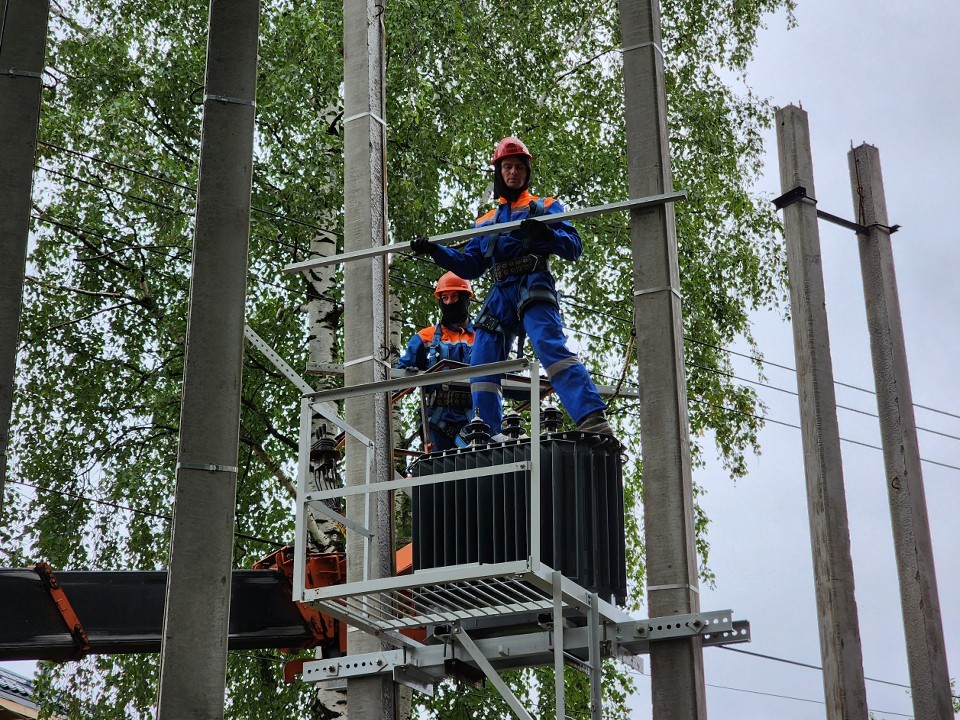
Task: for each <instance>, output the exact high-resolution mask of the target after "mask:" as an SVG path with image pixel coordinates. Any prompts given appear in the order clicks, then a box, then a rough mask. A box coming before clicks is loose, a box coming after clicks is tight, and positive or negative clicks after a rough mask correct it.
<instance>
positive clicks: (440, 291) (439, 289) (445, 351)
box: [397, 272, 475, 451]
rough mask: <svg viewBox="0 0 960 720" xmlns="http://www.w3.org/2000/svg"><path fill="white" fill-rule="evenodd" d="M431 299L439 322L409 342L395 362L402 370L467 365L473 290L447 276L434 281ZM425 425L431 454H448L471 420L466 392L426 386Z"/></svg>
mask: <svg viewBox="0 0 960 720" xmlns="http://www.w3.org/2000/svg"><path fill="white" fill-rule="evenodd" d="M433 294H434V296H436V298H437V302H438V304H439V305H440V322H438V323H437V324H436V326H433V325H431V326H430V327H425V328H423V329H422V330H421V331H420V332H418V333H417V334H416V335H414V336H413V337H412V338H410V342H408V343H407V349H406V351H405V352H404V354H403V356H402V357H401V358H400V360H399V361H397V367H398V368H402V369H408V370H409V369H416V370H429V369H430V368H432V367H433V366H434V365H436V364H437V363H439V362H440V361H441V360H454V361H456V362H460V363H465V364H466V363H469V362H470V352H471V350H472V349H473V342H474V337H475V334H474V329H473V323H472V322H470V301H471V300H472V299H473V288H472V287H471V286H470V283H469V282H468V281H467V280H464V279H463V278H460V277H457V276H456V275H455V274H454V273H452V272H448V273H446V274H444V275H443V277H441V278H440V280H438V281H437V286H436V289H435V290H434V293H433ZM424 404H425V411H424V415H425V421H426V424H427V425H428V428H429V433H430V445H429V447H428V448H427V449H428V450H431V451H439V450H449V449H450V448H453V447H456V446H457V445H461V446H462V445H465V443H464V441H463V440H460V441H459V442H458V438H459V437H460V430H462V429H463V426H464V425H466V424H467V423H468V422H470V419H471V418H472V417H473V416H472V414H471V412H470V408H471V407H472V406H473V400H472V398H471V396H470V393H469V392H468V391H466V390H455V389H444V388H443V387H442V386H440V385H436V386H430V387H428V388H426V390H425V391H424Z"/></svg>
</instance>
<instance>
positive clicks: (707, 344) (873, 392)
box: [560, 295, 960, 437]
mask: <svg viewBox="0 0 960 720" xmlns="http://www.w3.org/2000/svg"><path fill="white" fill-rule="evenodd" d="M560 302H562V303H565V304H567V305H571V306H573V307H579V308H581V309H583V310H586V311H589V312H591V313H592V314H594V315H602V316H604V317H608V318H611V319H612V320H616V321H617V322H620V323H623V324H625V325H629V324H632V321H631V320H630V319H629V318H625V317H623V316H620V315H614V314H612V313H608V312H604V311H602V310H595V309H592V308H588V307H586V306H585V305H583V304H581V303H578V302H576V301H575V300H573V299H571V298H570V297H569V296H565V295H561V296H560ZM581 334H583V335H586V336H587V337H593V338H596V339H598V340H608V341H609V338H604V337H601V336H599V335H591V334H589V333H586V332H581ZM683 339H684V340H686V341H688V342H691V343H694V344H695V345H702V346H704V347H709V348H713V349H714V350H717V351H719V352H723V353H727V354H729V355H734V356H736V357H741V358H744V359H746V360H750V361H751V362H754V363H760V364H761V365H769V366H770V367H775V368H779V369H781V370H786V371H788V372H791V373H794V374H796V372H797V369H796V368H794V367H790V366H789V365H782V364H780V363H777V362H774V361H773V360H767V359H766V358H762V357H758V356H756V355H750V354H748V353H743V352H739V351H737V350H732V349H731V348H725V347H722V346H720V345H717V344H715V343H710V342H706V341H704V340H698V339H697V338H694V337H691V336H689V335H684V336H683ZM613 342H614V343H615V344H617V345H620V346H623V347H626V343H620V342H617V341H613ZM747 382H753V381H749V380H748V381H747ZM757 384H762V383H757ZM833 384H834V385H839V386H840V387H845V388H848V389H850V390H856V391H858V392H862V393H866V394H867V395H876V394H877V392H876V390H870V389H869V388H864V387H860V386H859V385H853V384H851V383H847V382H843V381H841V380H834V381H833ZM770 387H773V386H770ZM774 389H780V388H774ZM785 392H789V391H785ZM794 394H796V393H794ZM913 406H914V407H915V408H920V409H921V410H927V411H929V412H933V413H938V414H940V415H946V416H947V417H952V418H956V419H957V420H960V414H957V413H953V412H949V411H947V410H941V409H939V408H935V407H931V406H930V405H923V404H921V403H918V402H915V403H913ZM838 407H841V406H838ZM845 409H850V408H845ZM854 412H863V411H861V410H854ZM874 417H876V416H874ZM918 429H920V428H918ZM927 432H932V433H934V434H939V433H938V432H937V431H934V430H927ZM949 437H952V436H949Z"/></svg>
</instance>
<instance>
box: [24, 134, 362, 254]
mask: <svg viewBox="0 0 960 720" xmlns="http://www.w3.org/2000/svg"><path fill="white" fill-rule="evenodd" d="M37 143H38V144H40V145H44V146H46V147H50V148H54V149H56V150H61V151H63V152H66V153H70V154H72V155H77V156H79V157H82V158H86V159H87V160H90V161H92V162H97V163H102V164H104V165H107V166H109V167H112V168H114V169H117V170H124V171H126V172H131V173H134V174H135V175H139V176H140V177H145V178H149V179H151V180H156V181H157V182H161V183H166V184H167V185H172V186H173V187H177V188H180V189H181V190H187V191H189V192H193V193H195V192H196V191H197V188H196V187H194V186H192V185H184V184H183V183H178V182H176V181H174V180H170V179H169V178H164V177H161V176H159V175H152V174H150V173H148V172H144V171H142V170H137V169H136V168H132V167H129V166H127V165H122V164H120V163H115V162H110V161H109V160H103V159H102V158H98V157H96V156H95V155H88V154H86V153H82V152H80V151H79V150H72V149H70V148H65V147H63V146H61V145H55V144H54V143H49V142H45V141H44V140H38V141H37ZM38 167H39V166H38ZM40 169H46V168H40ZM105 189H108V190H110V191H111V192H118V193H122V191H120V190H113V189H109V188H105ZM170 209H171V210H174V212H183V213H184V214H186V215H189V214H190V213H187V212H184V211H181V210H175V209H174V208H170ZM250 209H251V210H252V211H253V212H257V213H261V214H262V215H267V216H269V217H272V218H276V219H278V220H284V221H286V222H290V223H293V224H294V225H300V226H302V227H306V228H309V229H311V230H316V231H318V232H322V233H328V234H330V235H336V236H337V237H343V233H338V232H335V231H333V230H330V229H328V228H322V227H320V226H319V225H315V224H313V223H309V222H307V221H306V220H300V219H299V218H294V217H290V216H289V215H284V214H283V213H278V212H276V211H274V210H268V209H266V208H262V207H259V206H257V205H253V204H251V205H250Z"/></svg>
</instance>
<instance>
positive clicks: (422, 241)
mask: <svg viewBox="0 0 960 720" xmlns="http://www.w3.org/2000/svg"><path fill="white" fill-rule="evenodd" d="M410 249H411V250H412V251H413V254H414V255H430V254H431V253H432V252H433V250H432V244H431V242H430V240H429V238H427V236H426V235H417V236H416V237H415V238H414V239H413V240H411V241H410Z"/></svg>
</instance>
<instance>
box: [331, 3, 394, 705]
mask: <svg viewBox="0 0 960 720" xmlns="http://www.w3.org/2000/svg"><path fill="white" fill-rule="evenodd" d="M383 13H384V0H344V3H343V55H344V58H343V64H344V103H343V116H344V148H343V154H344V243H343V244H344V251H346V252H350V251H351V250H359V249H362V248H369V247H376V246H381V245H385V244H386V242H387V192H386V167H385V166H386V135H387V133H386V122H385V117H384V112H385V101H384V91H385V88H384V69H385V59H384V58H385V35H384V27H383ZM388 295H389V286H388V282H387V259H386V256H380V257H377V258H373V259H371V260H369V261H367V260H363V261H357V262H350V263H347V264H346V266H345V269H344V335H343V337H344V341H343V359H344V384H345V385H355V384H357V383H364V382H372V381H378V380H386V379H388V378H389V377H390V367H389V355H388V353H389V337H388ZM345 416H346V420H347V422H348V423H350V424H351V425H353V427H355V428H357V429H358V430H360V432H362V433H363V434H364V435H366V436H367V437H368V438H370V439H371V440H373V441H374V443H375V463H374V467H375V477H374V480H375V481H376V482H384V481H388V480H390V479H392V477H393V459H392V454H393V453H392V443H391V440H392V433H391V430H390V425H391V423H390V403H389V399H388V397H387V396H386V394H383V393H381V394H379V395H376V396H367V397H363V398H358V399H355V400H350V402H348V403H347V404H346V410H345ZM365 457H366V455H365V450H364V448H363V447H362V446H361V444H360V443H358V442H357V441H356V440H354V439H353V438H349V439H348V440H347V446H346V460H347V478H346V483H347V485H348V486H349V485H358V484H362V483H363V482H364V480H365V478H364V467H365ZM374 499H375V506H374V507H373V508H372V512H371V513H370V517H369V523H370V526H371V529H375V530H376V533H377V537H376V539H375V540H374V542H373V543H372V545H371V552H372V553H373V557H372V558H371V560H372V572H371V577H387V576H389V575H391V574H392V571H393V533H392V523H391V521H392V518H393V512H392V507H391V503H390V494H389V493H379V494H378V495H377V496H375V498H374ZM363 502H364V500H359V501H350V502H348V504H347V515H348V517H350V518H351V519H353V520H355V521H357V522H359V523H361V524H366V522H367V520H366V518H365V517H364V515H365V514H364V508H363ZM364 553H365V544H364V542H363V539H362V538H361V537H360V536H359V535H358V534H357V533H355V532H353V531H347V580H348V581H351V582H352V581H355V580H360V579H362V577H363V567H364V562H365V554H364ZM347 647H348V651H349V652H350V653H351V654H353V653H362V652H376V651H379V650H380V649H381V648H382V645H381V643H380V641H379V640H377V639H376V638H375V637H374V636H372V635H366V634H363V633H360V632H359V631H351V632H350V633H349V635H348V636H347ZM347 711H348V713H349V715H350V717H351V718H359V719H361V720H369V719H372V718H383V720H394V717H395V716H396V691H395V686H394V684H393V682H392V681H391V680H390V679H389V678H387V679H384V678H363V679H356V680H354V679H351V680H349V681H348V683H347Z"/></svg>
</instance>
